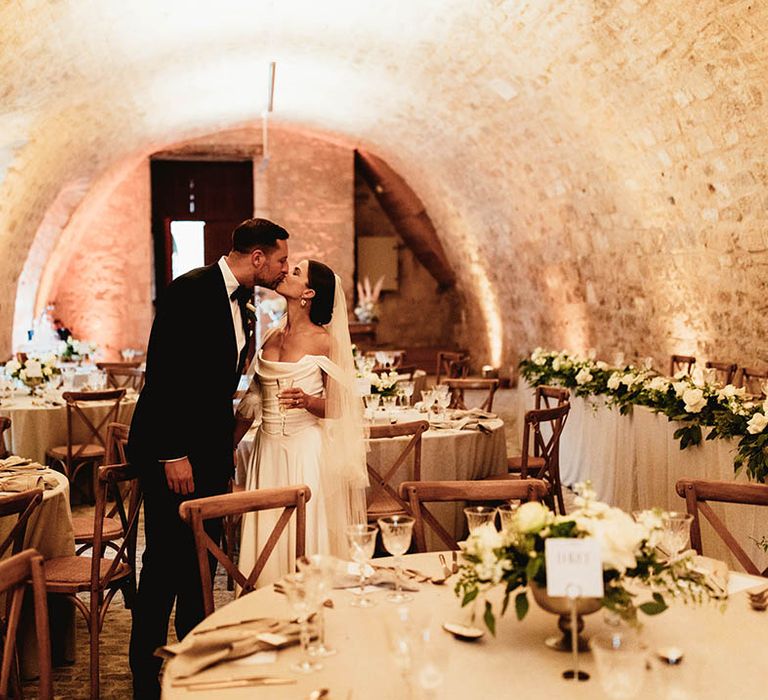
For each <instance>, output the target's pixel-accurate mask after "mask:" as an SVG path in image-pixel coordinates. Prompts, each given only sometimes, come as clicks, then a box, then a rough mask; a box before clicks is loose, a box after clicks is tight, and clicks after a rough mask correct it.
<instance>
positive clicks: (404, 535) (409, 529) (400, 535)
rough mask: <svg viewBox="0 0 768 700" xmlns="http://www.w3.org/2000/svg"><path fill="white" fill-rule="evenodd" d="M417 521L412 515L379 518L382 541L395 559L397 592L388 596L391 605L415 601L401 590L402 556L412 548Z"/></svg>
mask: <svg viewBox="0 0 768 700" xmlns="http://www.w3.org/2000/svg"><path fill="white" fill-rule="evenodd" d="M415 522H416V521H415V520H414V519H413V518H412V517H411V516H410V515H388V516H386V517H384V518H379V520H378V523H379V527H380V528H381V539H382V541H383V542H384V549H386V550H387V551H388V552H389V553H390V554H391V555H392V556H393V557H394V558H395V590H394V591H393V592H392V593H389V594H388V595H387V600H388V601H389V602H390V603H406V602H407V601H409V600H413V596H412V595H410V594H408V593H403V591H402V589H401V578H402V573H403V560H402V558H401V557H402V556H403V554H405V553H406V552H407V551H408V547H410V546H411V535H412V534H413V524H414V523H415Z"/></svg>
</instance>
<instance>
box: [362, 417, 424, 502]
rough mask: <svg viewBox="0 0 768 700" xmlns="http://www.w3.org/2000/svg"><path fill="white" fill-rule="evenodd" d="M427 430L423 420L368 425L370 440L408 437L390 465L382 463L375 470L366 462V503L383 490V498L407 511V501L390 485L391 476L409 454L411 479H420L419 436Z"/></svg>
mask: <svg viewBox="0 0 768 700" xmlns="http://www.w3.org/2000/svg"><path fill="white" fill-rule="evenodd" d="M427 430H429V423H428V422H427V421H425V420H417V421H412V422H410V423H397V424H395V425H372V426H371V427H370V438H371V440H378V439H383V438H395V437H409V436H410V438H411V439H410V440H408V441H407V442H406V443H405V444H404V446H403V449H402V450H401V451H400V454H398V455H397V457H396V458H395V460H394V461H393V462H392V464H390V465H384V466H383V467H382V469H381V471H377V470H376V469H374V468H373V467H372V466H371V465H370V464H368V476H369V477H370V488H369V489H368V505H369V506H370V505H371V503H372V502H374V501H376V500H377V492H379V491H381V492H383V494H385V495H384V498H385V499H386V500H390V501H392V503H393V506H394V505H395V504H396V507H399V509H401V510H403V511H405V512H408V505H407V503H406V502H405V501H404V500H403V499H402V498H401V497H400V495H399V494H398V492H397V490H396V489H395V487H394V486H393V485H392V483H391V482H392V478H393V477H394V476H395V475H396V474H397V472H398V470H399V469H400V468H401V467H402V466H403V465H404V464H405V463H406V461H407V460H408V458H409V457H410V455H413V475H412V477H411V478H412V480H413V481H420V480H421V438H422V436H423V435H424V433H425V432H426V431H427Z"/></svg>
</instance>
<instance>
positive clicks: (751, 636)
mask: <svg viewBox="0 0 768 700" xmlns="http://www.w3.org/2000/svg"><path fill="white" fill-rule="evenodd" d="M383 561H386V560H377V563H378V562H383ZM406 561H407V565H408V566H410V567H413V568H416V569H418V570H420V571H423V572H425V573H427V574H432V575H433V576H438V575H439V574H440V567H439V564H438V558H437V554H435V553H430V554H420V555H411V556H408V557H406ZM449 583H450V581H449ZM752 583H754V581H751V582H747V585H751V584H752ZM496 593H498V591H497V592H496ZM384 595H385V593H384V592H377V593H374V594H373V597H374V598H375V599H377V601H378V606H377V607H376V608H372V609H367V610H360V609H358V608H352V607H350V606H349V601H350V598H351V596H352V593H350V592H349V591H333V592H332V594H331V598H332V600H333V602H334V608H333V609H331V610H326V626H327V639H328V642H329V643H330V644H332V645H333V646H335V647H336V648H337V649H338V650H339V653H338V654H337V655H336V656H333V657H329V658H325V659H323V660H322V663H323V666H324V668H323V669H322V670H320V671H318V672H317V673H313V674H310V675H298V674H295V673H293V672H291V671H290V669H289V666H290V665H291V664H292V663H293V662H294V661H295V660H296V658H297V656H298V654H299V650H298V649H297V648H296V647H291V648H288V649H285V650H283V651H280V652H279V654H278V658H277V661H276V662H275V663H271V664H265V665H253V664H250V665H249V664H248V663H247V662H244V661H242V660H241V661H240V662H229V663H226V664H222V665H220V666H218V667H213V668H211V669H209V670H207V671H204V672H202V673H201V674H200V675H199V676H196V678H197V679H198V680H201V681H202V680H203V679H221V678H228V677H238V676H240V677H242V676H247V675H251V674H256V673H261V674H264V675H270V676H278V677H288V678H295V679H296V681H297V682H296V684H295V685H285V686H272V687H268V688H267V687H259V686H256V687H250V688H248V687H246V688H235V689H228V690H209V691H196V692H194V693H192V692H190V691H188V690H185V689H179V688H173V687H172V685H171V683H172V677H173V671H174V661H173V660H172V661H170V662H169V664H168V666H167V669H166V673H165V675H164V677H163V698H165V699H166V700H175V699H176V698H179V699H183V698H189V697H191V696H192V695H194V697H195V698H217V699H218V698H233V699H234V698H254V697H264V698H267V697H268V698H270V700H280V699H281V698H292V699H295V698H306V697H307V696H308V695H309V693H310V692H311V691H312V690H313V689H316V688H328V689H329V690H330V696H329V698H339V699H341V700H379V699H382V700H384V699H387V700H390V699H391V700H401V699H403V698H407V697H409V696H408V693H407V690H406V688H405V685H404V681H403V679H402V677H401V675H400V671H399V669H398V667H397V666H396V665H395V662H394V659H393V657H392V656H391V654H390V652H389V645H388V640H387V631H386V629H387V622H386V620H387V618H391V617H392V616H393V611H394V609H395V606H393V605H391V604H389V603H387V602H386V601H385V600H384ZM494 595H495V594H494ZM409 607H410V610H411V612H412V614H413V616H414V617H415V618H417V619H420V620H422V621H423V623H424V624H425V625H426V626H428V627H429V630H430V632H429V639H430V641H429V642H428V643H427V644H426V645H425V646H424V649H423V652H422V654H420V656H419V657H418V658H420V659H425V660H427V661H428V662H430V663H432V664H433V665H434V666H435V667H436V669H437V675H436V678H437V679H438V680H441V681H442V682H441V683H440V685H439V687H438V688H436V689H434V690H433V691H432V694H430V695H427V694H425V693H424V692H423V691H421V692H418V689H417V692H415V693H414V694H413V695H412V696H411V697H413V698H445V699H448V698H457V699H460V700H469V699H474V698H507V697H515V698H542V700H543V699H545V698H546V699H549V698H576V699H584V700H594V698H601V697H606V696H604V695H603V692H602V690H601V688H600V685H599V681H598V678H597V671H596V669H595V667H594V664H593V662H592V659H591V655H589V654H584V655H582V657H581V658H582V664H583V666H582V667H583V668H584V669H585V670H586V671H587V672H589V673H590V674H591V675H592V678H591V680H589V681H587V682H583V683H579V684H577V685H576V684H574V682H573V681H566V680H563V679H562V677H561V673H562V671H563V670H565V669H567V668H569V667H570V657H569V656H568V655H566V654H561V653H559V652H555V651H551V650H549V649H548V648H546V647H545V646H544V640H545V639H546V638H547V637H548V636H551V635H553V634H554V633H555V632H556V630H557V624H556V623H557V619H556V617H555V616H553V615H550V614H548V613H545V612H543V611H542V610H540V609H539V608H538V607H537V606H536V604H535V603H534V602H533V601H531V609H530V611H529V613H528V616H527V617H526V619H525V620H524V621H523V622H518V621H517V620H516V618H515V616H514V611H513V610H512V609H510V610H508V611H507V615H506V616H505V617H504V618H502V619H500V620H499V621H498V622H497V636H496V637H493V636H491V635H490V634H488V633H486V635H485V637H484V638H483V639H482V640H480V641H478V642H474V643H467V642H462V641H458V640H456V639H454V638H453V637H451V636H450V635H448V634H447V633H446V632H444V631H443V630H442V629H441V625H442V623H443V622H444V621H452V620H458V619H460V618H461V616H462V611H461V609H460V608H459V604H458V601H457V599H456V597H455V595H454V593H453V591H452V586H451V585H444V586H434V585H431V584H423V585H422V586H421V589H420V591H419V592H417V593H416V594H415V595H414V601H413V602H412V603H411V604H410V605H409ZM257 616H270V617H271V616H274V617H280V618H288V617H291V613H290V610H289V607H288V604H287V602H286V600H285V598H284V597H283V596H281V595H279V594H276V593H274V591H273V590H272V589H271V588H264V589H261V590H259V591H256V592H255V593H251V594H249V595H247V596H244V597H243V598H241V599H239V600H237V601H235V602H234V603H231V604H230V605H227V606H225V607H223V608H222V609H220V610H218V611H216V612H215V613H214V615H213V616H212V617H211V618H209V620H207V621H206V622H205V623H203V624H204V625H205V624H209V625H211V624H222V623H230V622H234V621H237V620H244V619H249V618H254V617H257ZM585 622H586V630H585V631H586V634H587V636H589V635H591V634H594V633H595V632H597V631H599V630H601V629H604V628H605V622H604V619H603V615H602V614H601V613H599V612H598V613H596V614H593V615H589V616H587V617H585ZM643 622H644V630H643V641H644V642H645V643H646V644H647V645H648V647H649V649H657V648H660V647H662V646H669V645H677V646H680V647H681V648H682V649H683V650H684V652H685V659H684V661H683V663H682V664H681V665H680V666H677V667H666V668H656V669H654V670H651V671H648V672H647V676H646V679H645V682H644V687H643V689H642V692H641V694H640V696H639V697H641V698H648V699H651V698H652V699H653V700H657V699H659V698H665V697H666V698H678V699H679V700H694V699H695V700H707V699H710V698H711V699H712V700H723V699H724V698H758V697H765V677H764V673H763V672H762V669H763V667H764V656H765V649H766V647H768V624H766V622H768V613H765V612H763V613H759V612H756V611H753V610H751V609H750V608H749V606H748V604H747V600H746V594H745V593H743V592H740V593H737V594H735V595H733V596H732V598H731V601H730V603H729V605H728V607H727V609H726V610H725V612H724V613H721V612H720V611H719V610H718V609H717V608H716V607H714V606H712V607H710V606H705V607H702V608H690V607H686V606H684V605H676V604H675V605H673V606H672V607H671V608H670V609H669V610H668V611H666V612H665V613H663V614H662V615H659V616H657V617H645V616H643ZM421 663H422V662H420V661H417V664H419V665H420V664H421Z"/></svg>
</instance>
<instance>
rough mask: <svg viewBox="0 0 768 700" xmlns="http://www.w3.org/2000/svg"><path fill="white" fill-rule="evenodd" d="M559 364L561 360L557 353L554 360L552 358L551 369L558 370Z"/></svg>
mask: <svg viewBox="0 0 768 700" xmlns="http://www.w3.org/2000/svg"><path fill="white" fill-rule="evenodd" d="M560 364H561V360H560V356H559V355H558V356H557V357H556V358H555V359H554V360H552V369H553V370H555V372H559V371H560Z"/></svg>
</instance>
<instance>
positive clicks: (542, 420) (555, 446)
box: [520, 402, 571, 482]
mask: <svg viewBox="0 0 768 700" xmlns="http://www.w3.org/2000/svg"><path fill="white" fill-rule="evenodd" d="M570 410H571V404H570V403H568V402H566V403H564V404H562V405H560V406H555V407H554V408H540V409H538V410H536V409H533V410H531V411H527V412H526V414H525V421H524V426H523V446H522V454H521V462H520V476H521V477H522V478H523V479H526V478H528V458H529V457H530V449H531V443H533V454H534V455H535V456H537V457H541V459H543V460H544V465H543V466H542V467H538V468H537V469H538V471H537V473H536V474H535V477H536V478H537V479H543V478H548V479H549V480H551V481H553V482H555V481H559V469H560V461H559V459H560V436H561V435H562V433H563V428H564V427H565V422H566V421H567V420H568V412H569V411H570ZM545 424H546V425H548V426H549V430H548V431H547V432H548V434H547V435H545V434H544V431H543V430H542V427H543V426H544V425H545Z"/></svg>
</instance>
